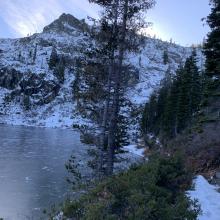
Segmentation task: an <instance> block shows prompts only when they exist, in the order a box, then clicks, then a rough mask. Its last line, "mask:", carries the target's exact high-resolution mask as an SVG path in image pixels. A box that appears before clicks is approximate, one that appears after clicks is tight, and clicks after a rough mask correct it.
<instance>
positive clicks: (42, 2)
mask: <svg viewBox="0 0 220 220" xmlns="http://www.w3.org/2000/svg"><path fill="white" fill-rule="evenodd" d="M208 3H209V0H157V4H156V6H155V8H153V9H151V10H150V11H149V12H148V15H147V18H148V21H151V22H153V27H152V28H149V30H148V31H149V33H151V34H152V35H154V34H156V35H157V37H160V38H162V39H163V40H169V39H170V38H172V39H173V40H174V41H176V42H177V43H180V44H182V45H190V44H193V43H200V42H201V41H202V40H203V38H204V37H205V36H206V33H207V32H208V27H207V26H203V23H202V22H201V18H203V17H205V16H207V15H208V14H209V12H210V8H209V4H208ZM97 11H98V8H97V7H96V6H94V5H91V4H89V3H88V1H87V0H0V38H6V37H22V36H27V34H30V33H31V34H33V33H35V32H40V31H42V29H43V27H44V26H46V25H48V24H49V23H51V22H52V21H53V20H54V19H56V18H58V17H59V16H60V15H61V14H62V13H63V12H65V13H71V14H73V15H74V16H76V17H78V18H84V17H86V16H87V15H89V16H92V17H97V16H98V13H97Z"/></svg>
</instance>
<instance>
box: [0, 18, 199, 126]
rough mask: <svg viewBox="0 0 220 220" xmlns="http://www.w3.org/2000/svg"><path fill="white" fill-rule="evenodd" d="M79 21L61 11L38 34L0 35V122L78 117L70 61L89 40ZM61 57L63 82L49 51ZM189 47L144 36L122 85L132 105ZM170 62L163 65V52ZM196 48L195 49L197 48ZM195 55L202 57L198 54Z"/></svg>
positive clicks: (55, 122) (64, 122)
mask: <svg viewBox="0 0 220 220" xmlns="http://www.w3.org/2000/svg"><path fill="white" fill-rule="evenodd" d="M89 29H90V28H89V26H88V25H87V24H86V23H85V21H84V20H78V19H76V18H75V17H73V16H72V15H69V14H62V15H61V16H60V17H59V18H58V19H57V20H55V21H54V22H53V23H51V24H50V25H48V26H46V27H45V28H44V30H43V32H42V33H38V34H34V35H32V36H29V37H25V38H20V39H0V123H7V124H16V125H34V126H45V127H71V126H72V124H73V123H79V122H81V121H82V119H81V118H80V116H77V115H76V114H75V102H74V98H73V97H74V96H73V95H74V94H73V90H72V85H73V83H74V79H75V77H74V64H75V60H76V58H77V57H79V56H80V55H81V54H82V53H83V50H84V49H85V50H86V49H88V48H90V46H91V44H92V40H91V38H90V34H89ZM54 48H55V50H56V51H57V55H58V56H59V57H62V58H63V59H64V60H65V71H64V80H62V81H61V80H60V78H59V75H58V74H57V73H56V71H54V70H51V69H50V68H49V64H48V63H49V59H50V56H51V53H52V51H53V50H54ZM191 51H192V49H191V48H186V47H182V46H179V45H176V44H173V43H168V42H163V41H161V40H157V39H151V38H147V37H146V38H145V44H144V46H143V48H142V51H141V52H140V53H139V54H128V55H127V58H128V62H131V63H132V64H133V65H135V66H136V68H137V69H138V73H137V74H138V82H137V83H136V84H135V85H133V86H131V87H129V88H128V89H127V96H128V98H129V99H130V100H131V101H132V103H133V104H134V105H135V106H140V105H141V104H144V103H145V102H146V101H147V99H148V96H149V94H150V93H151V91H152V90H153V88H155V87H156V86H158V85H159V83H160V81H161V79H162V78H163V77H164V75H165V72H166V71H167V69H168V68H170V69H171V70H172V71H173V72H174V71H175V70H176V68H177V67H178V65H179V64H180V63H181V62H183V61H184V60H185V59H186V58H187V57H188V56H189V55H190V54H191ZM165 52H166V53H167V54H168V57H169V65H168V64H164V53H165ZM198 52H199V50H198ZM198 56H199V57H200V56H201V57H202V55H201V52H199V53H198Z"/></svg>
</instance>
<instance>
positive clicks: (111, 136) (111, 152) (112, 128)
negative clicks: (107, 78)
mask: <svg viewBox="0 0 220 220" xmlns="http://www.w3.org/2000/svg"><path fill="white" fill-rule="evenodd" d="M127 14H128V0H125V2H124V7H123V22H122V31H121V34H122V35H121V37H120V36H119V37H120V45H119V55H118V65H117V68H118V71H117V72H115V77H114V80H115V84H114V98H113V106H112V114H111V118H110V125H109V133H108V152H107V153H108V156H107V159H108V161H107V175H112V174H113V169H114V156H115V135H116V130H117V122H118V113H119V111H120V106H119V105H120V103H119V102H120V87H121V82H120V80H121V75H122V74H121V73H122V65H123V59H124V52H125V48H124V45H125V43H124V42H125V37H126V26H127Z"/></svg>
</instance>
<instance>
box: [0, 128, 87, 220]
mask: <svg viewBox="0 0 220 220" xmlns="http://www.w3.org/2000/svg"><path fill="white" fill-rule="evenodd" d="M72 152H74V155H75V156H80V157H83V155H85V157H86V150H85V147H84V146H83V144H81V142H80V137H79V133H77V132H75V131H72V130H60V129H50V128H34V127H22V126H7V125H0V218H1V217H2V218H4V219H6V220H7V219H8V220H25V219H38V218H36V215H39V213H41V212H42V211H43V209H44V208H49V207H50V206H51V205H53V204H54V203H55V202H56V203H57V202H59V201H60V202H61V201H63V199H64V198H65V196H66V195H67V193H68V190H69V186H68V184H67V182H66V176H67V172H66V169H65V166H64V165H65V162H66V161H67V160H68V159H69V157H70V155H71V153H72ZM33 216H35V217H34V218H33Z"/></svg>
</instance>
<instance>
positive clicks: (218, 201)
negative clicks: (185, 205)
mask: <svg viewBox="0 0 220 220" xmlns="http://www.w3.org/2000/svg"><path fill="white" fill-rule="evenodd" d="M194 183H195V190H192V191H189V192H188V193H187V194H188V195H189V196H190V198H191V199H197V200H198V201H199V203H200V205H201V209H202V214H201V215H200V216H199V217H198V220H219V219H220V193H219V192H218V191H217V190H218V187H217V186H214V185H211V184H209V183H208V181H207V180H206V179H205V178H204V177H203V176H198V177H197V178H196V179H195V181H194Z"/></svg>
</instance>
